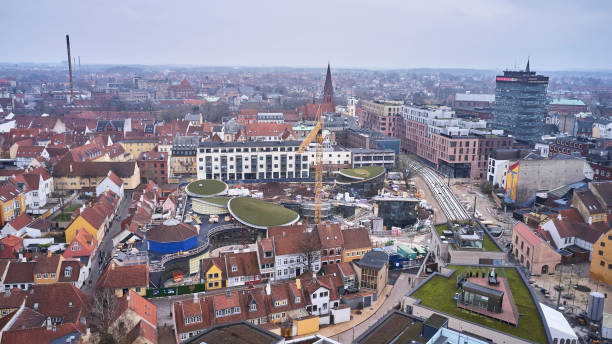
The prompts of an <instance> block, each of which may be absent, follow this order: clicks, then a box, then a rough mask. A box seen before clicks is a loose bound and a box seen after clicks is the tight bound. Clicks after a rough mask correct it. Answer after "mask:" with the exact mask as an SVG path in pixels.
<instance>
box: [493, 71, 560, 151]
mask: <svg viewBox="0 0 612 344" xmlns="http://www.w3.org/2000/svg"><path fill="white" fill-rule="evenodd" d="M495 81H496V86H495V109H494V111H493V121H492V122H491V126H492V128H493V129H503V130H504V132H505V133H506V134H508V135H512V136H514V137H515V138H516V139H518V140H524V141H537V140H539V139H540V138H541V137H542V129H543V126H544V119H545V118H546V89H547V87H548V77H547V76H543V75H536V73H535V72H531V71H530V70H529V63H527V68H526V69H525V71H504V75H503V76H502V75H498V76H497V77H496V79H495Z"/></svg>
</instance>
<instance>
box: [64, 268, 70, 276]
mask: <svg viewBox="0 0 612 344" xmlns="http://www.w3.org/2000/svg"><path fill="white" fill-rule="evenodd" d="M71 276H72V266H69V267H67V268H66V269H65V270H64V277H71Z"/></svg>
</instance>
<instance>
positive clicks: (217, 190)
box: [187, 179, 227, 197]
mask: <svg viewBox="0 0 612 344" xmlns="http://www.w3.org/2000/svg"><path fill="white" fill-rule="evenodd" d="M226 191H227V184H225V183H224V182H222V181H220V180H216V179H200V180H196V181H195V182H191V183H189V185H187V194H189V195H190V196H194V197H209V196H217V195H220V194H224V193H225V192H226Z"/></svg>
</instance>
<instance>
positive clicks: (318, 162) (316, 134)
mask: <svg viewBox="0 0 612 344" xmlns="http://www.w3.org/2000/svg"><path fill="white" fill-rule="evenodd" d="M313 141H315V143H316V149H315V213H314V223H316V224H319V223H321V204H322V202H323V116H322V114H321V105H319V108H318V109H317V123H316V125H315V127H314V128H313V129H312V130H311V131H310V133H308V135H307V136H306V138H305V139H304V141H302V144H300V148H299V149H298V153H304V152H305V151H306V150H308V146H309V145H310V143H311V142H313Z"/></svg>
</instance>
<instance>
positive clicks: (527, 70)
mask: <svg viewBox="0 0 612 344" xmlns="http://www.w3.org/2000/svg"><path fill="white" fill-rule="evenodd" d="M525 72H527V73H529V72H530V70H529V57H528V58H527V67H525Z"/></svg>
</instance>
